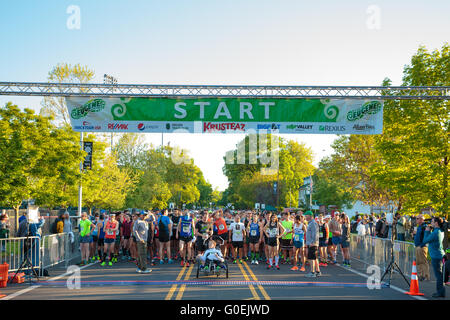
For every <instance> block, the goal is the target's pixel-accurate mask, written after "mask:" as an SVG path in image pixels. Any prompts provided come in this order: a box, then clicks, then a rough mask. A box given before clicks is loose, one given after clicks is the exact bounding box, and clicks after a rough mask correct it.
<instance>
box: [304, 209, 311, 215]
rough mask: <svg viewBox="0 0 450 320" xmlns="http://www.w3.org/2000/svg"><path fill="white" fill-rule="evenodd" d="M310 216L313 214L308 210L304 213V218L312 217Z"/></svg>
mask: <svg viewBox="0 0 450 320" xmlns="http://www.w3.org/2000/svg"><path fill="white" fill-rule="evenodd" d="M312 215H313V213H312V211H310V210H308V211H306V212H305V216H312Z"/></svg>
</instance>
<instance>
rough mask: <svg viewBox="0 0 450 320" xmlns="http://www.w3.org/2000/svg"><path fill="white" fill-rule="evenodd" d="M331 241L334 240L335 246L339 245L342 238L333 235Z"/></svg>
mask: <svg viewBox="0 0 450 320" xmlns="http://www.w3.org/2000/svg"><path fill="white" fill-rule="evenodd" d="M331 242H333V244H334V245H335V246H337V245H338V244H340V243H341V238H340V237H332V238H331Z"/></svg>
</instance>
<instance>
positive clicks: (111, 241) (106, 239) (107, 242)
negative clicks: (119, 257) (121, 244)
mask: <svg viewBox="0 0 450 320" xmlns="http://www.w3.org/2000/svg"><path fill="white" fill-rule="evenodd" d="M114 242H116V239H114V238H112V239H111V238H105V243H106V244H110V243H114Z"/></svg>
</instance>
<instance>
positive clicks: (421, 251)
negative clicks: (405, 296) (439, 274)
mask: <svg viewBox="0 0 450 320" xmlns="http://www.w3.org/2000/svg"><path fill="white" fill-rule="evenodd" d="M424 221H425V220H424V218H423V215H421V214H420V215H418V216H417V218H416V223H417V226H416V227H415V228H414V246H415V247H416V250H415V251H416V265H417V275H418V278H419V281H423V280H430V267H429V265H428V260H427V256H428V247H427V246H426V245H425V244H424V243H423V238H424V235H425V224H424Z"/></svg>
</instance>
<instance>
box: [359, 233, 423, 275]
mask: <svg viewBox="0 0 450 320" xmlns="http://www.w3.org/2000/svg"><path fill="white" fill-rule="evenodd" d="M391 248H393V250H394V259H395V262H396V263H397V265H398V266H399V268H400V270H402V272H403V273H404V274H405V275H406V276H407V277H408V276H410V275H411V271H412V264H413V261H414V259H415V247H414V244H413V243H410V242H405V241H397V240H395V241H394V242H393V243H392V242H391V240H389V239H383V238H377V237H372V236H359V235H356V234H351V239H350V257H351V259H352V260H356V261H358V262H361V263H362V264H363V265H364V266H365V267H366V268H367V267H368V266H370V265H377V266H379V267H380V269H381V272H384V271H386V268H387V267H388V265H389V262H391ZM352 267H353V265H352ZM361 271H364V272H365V271H366V270H361Z"/></svg>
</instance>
